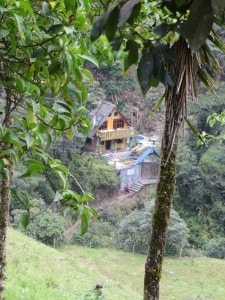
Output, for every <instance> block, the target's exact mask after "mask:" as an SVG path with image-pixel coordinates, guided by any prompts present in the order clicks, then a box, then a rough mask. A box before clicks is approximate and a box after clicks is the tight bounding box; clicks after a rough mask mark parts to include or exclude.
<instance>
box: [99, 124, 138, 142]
mask: <svg viewBox="0 0 225 300" xmlns="http://www.w3.org/2000/svg"><path fill="white" fill-rule="evenodd" d="M133 135H134V128H132V127H131V128H128V129H122V128H118V129H117V130H99V131H97V132H96V136H98V137H99V138H100V139H101V141H106V140H116V139H124V138H127V137H131V136H133Z"/></svg>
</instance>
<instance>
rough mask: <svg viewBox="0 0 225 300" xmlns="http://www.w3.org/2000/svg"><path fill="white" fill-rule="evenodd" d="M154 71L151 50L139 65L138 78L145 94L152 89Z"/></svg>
mask: <svg viewBox="0 0 225 300" xmlns="http://www.w3.org/2000/svg"><path fill="white" fill-rule="evenodd" d="M153 70H154V60H153V55H152V52H151V51H150V50H147V51H146V52H144V53H143V54H142V57H141V59H140V61H139V64H138V69H137V77H138V81H139V84H140V87H141V90H142V92H143V94H146V92H147V91H148V90H149V88H150V79H151V76H152V73H153Z"/></svg>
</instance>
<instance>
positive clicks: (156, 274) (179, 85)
mask: <svg viewBox="0 0 225 300" xmlns="http://www.w3.org/2000/svg"><path fill="white" fill-rule="evenodd" d="M173 49H174V51H175V53H176V55H177V58H178V59H177V62H176V63H175V64H173V65H171V66H170V67H169V71H170V74H171V76H172V77H173V80H174V86H173V87H168V88H167V90H166V94H165V105H166V112H165V125H164V132H163V138H162V146H161V159H160V171H159V178H158V184H157V190H156V199H155V209H154V215H153V219H152V235H151V239H150V244H149V253H148V255H147V261H146V265H145V279H144V299H145V300H158V299H159V282H160V277H161V272H162V261H163V257H164V254H165V247H166V237H167V227H168V224H169V220H170V211H171V206H172V200H173V192H174V188H175V176H176V154H177V142H178V135H179V129H180V127H181V124H182V122H183V117H184V113H185V109H186V99H187V95H188V90H189V82H190V80H191V79H192V76H191V75H192V55H191V53H190V49H189V48H188V46H187V44H186V42H185V41H184V40H183V39H181V40H179V41H178V42H177V43H176V44H175V46H174V47H173Z"/></svg>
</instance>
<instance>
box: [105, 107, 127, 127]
mask: <svg viewBox="0 0 225 300" xmlns="http://www.w3.org/2000/svg"><path fill="white" fill-rule="evenodd" d="M116 114H117V115H116ZM119 119H122V120H124V118H123V116H122V115H121V113H120V112H119V111H118V110H117V109H116V108H115V109H114V110H113V111H112V113H111V116H109V117H108V118H107V122H108V123H107V130H113V121H114V120H119ZM127 128H128V124H127V122H126V121H125V120H124V127H123V129H127Z"/></svg>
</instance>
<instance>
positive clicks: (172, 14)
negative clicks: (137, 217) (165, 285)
mask: <svg viewBox="0 0 225 300" xmlns="http://www.w3.org/2000/svg"><path fill="white" fill-rule="evenodd" d="M224 11H225V3H224V1H223V0H218V1H210V0H192V1H191V0H167V1H163V0H162V1H160V0H158V1H139V0H128V1H121V2H119V3H118V2H116V3H115V4H114V6H111V7H107V5H106V10H105V12H104V13H103V14H102V15H101V16H100V17H99V18H98V19H97V20H96V21H95V23H94V25H93V29H92V39H93V40H95V39H97V38H98V37H99V36H100V35H101V34H102V33H103V32H104V33H105V35H106V37H107V39H108V40H109V42H110V44H111V46H112V48H113V49H114V50H119V49H121V48H122V49H123V50H124V51H125V52H126V53H127V54H126V55H125V59H124V70H125V71H126V70H127V69H128V68H129V67H130V66H131V65H132V64H137V65H138V68H137V75H138V80H139V83H140V86H141V89H142V91H143V94H146V92H147V91H148V90H149V88H150V87H152V86H153V87H154V86H157V85H158V84H159V82H161V83H163V84H164V85H165V89H166V90H165V95H164V98H165V106H166V112H165V124H164V133H163V137H162V146H161V162H160V173H159V178H158V184H157V193H156V199H155V210H154V216H153V224H152V235H151V239H150V247H149V253H148V256H147V261H146V265H145V280H144V299H145V300H155V299H159V281H160V277H161V271H162V261H163V257H164V252H165V244H166V234H167V227H168V223H169V220H170V211H171V205H172V200H173V192H174V187H175V174H176V152H177V142H178V137H179V129H180V127H181V125H182V124H183V121H184V119H186V105H187V99H188V98H189V97H190V98H191V97H196V96H197V79H198V78H200V80H201V81H202V82H203V83H204V84H205V86H206V87H207V88H208V89H210V90H212V86H213V84H214V83H215V79H216V73H217V72H219V69H220V68H219V65H218V63H217V61H216V59H215V58H214V55H213V54H212V52H211V49H210V46H209V44H208V43H207V40H209V41H210V42H211V43H213V44H214V45H215V46H216V47H218V48H219V49H220V50H222V51H224V50H225V46H224V44H223V43H222V42H221V41H220V39H219V38H218V36H217V35H216V33H215V31H214V29H213V24H217V26H221V25H222V21H223V18H224ZM140 52H141V55H139V54H140ZM158 105H159V103H157V105H156V107H157V106H158ZM188 123H189V124H190V122H189V121H188Z"/></svg>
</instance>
